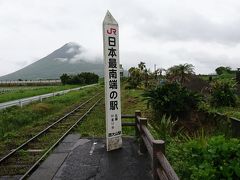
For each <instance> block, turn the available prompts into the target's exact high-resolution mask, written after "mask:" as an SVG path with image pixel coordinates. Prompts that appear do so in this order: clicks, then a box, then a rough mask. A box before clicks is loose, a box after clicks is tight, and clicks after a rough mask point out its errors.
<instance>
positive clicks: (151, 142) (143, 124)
mask: <svg viewBox="0 0 240 180" xmlns="http://www.w3.org/2000/svg"><path fill="white" fill-rule="evenodd" d="M122 118H135V123H133V122H123V123H122V126H135V128H136V129H135V133H136V136H137V137H139V138H140V144H139V145H140V152H141V153H145V152H148V153H149V155H150V157H151V160H152V175H153V179H154V180H159V179H161V180H162V179H163V180H179V178H178V176H177V174H176V173H175V171H174V169H173V168H172V166H171V165H170V163H169V162H168V160H167V158H166V156H165V142H164V141H163V140H155V139H154V137H153V136H152V134H151V133H150V131H149V130H148V128H147V118H142V117H141V112H140V111H136V112H135V115H122Z"/></svg>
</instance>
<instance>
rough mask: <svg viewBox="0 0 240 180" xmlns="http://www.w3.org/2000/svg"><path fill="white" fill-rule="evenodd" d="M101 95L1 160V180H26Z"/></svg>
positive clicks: (94, 97) (89, 100)
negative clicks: (3, 179)
mask: <svg viewBox="0 0 240 180" xmlns="http://www.w3.org/2000/svg"><path fill="white" fill-rule="evenodd" d="M101 95H102V93H99V94H97V95H95V96H93V97H92V98H90V99H88V100H87V101H85V102H84V103H82V104H80V105H79V106H78V107H76V108H75V109H73V110H72V111H71V112H69V113H67V114H66V115H64V116H63V117H61V118H60V119H58V120H56V121H55V122H54V123H52V124H51V125H49V126H48V127H46V128H45V129H44V130H42V131H41V132H39V133H38V134H36V135H35V136H34V137H32V138H30V139H29V140H27V141H26V142H24V143H23V144H21V145H20V146H18V147H17V148H16V149H13V150H12V151H11V152H9V153H8V154H7V155H5V156H4V157H2V158H1V159H0V179H1V178H3V177H6V176H7V177H11V176H12V177H14V178H16V179H25V178H26V177H28V175H29V174H30V173H32V171H33V170H34V169H35V168H36V167H37V166H38V165H39V164H40V162H41V161H42V160H43V159H44V158H45V157H46V156H47V155H48V153H49V152H51V151H52V150H53V148H54V147H55V146H56V145H57V144H58V143H59V142H60V141H61V140H62V139H63V138H64V137H65V136H66V135H67V134H68V133H69V132H70V131H71V130H72V129H73V128H74V127H75V126H76V125H77V124H78V123H79V122H81V121H82V120H83V118H84V117H85V116H86V115H87V114H88V113H89V112H90V111H91V110H92V109H93V108H94V107H95V106H96V105H97V103H98V102H99V101H100V100H101V99H102V97H101Z"/></svg>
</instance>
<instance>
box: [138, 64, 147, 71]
mask: <svg viewBox="0 0 240 180" xmlns="http://www.w3.org/2000/svg"><path fill="white" fill-rule="evenodd" d="M145 64H146V63H145V62H142V61H140V63H139V64H138V68H139V69H140V71H141V72H143V70H144V69H146V65H145Z"/></svg>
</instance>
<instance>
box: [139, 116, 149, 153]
mask: <svg viewBox="0 0 240 180" xmlns="http://www.w3.org/2000/svg"><path fill="white" fill-rule="evenodd" d="M139 120H140V122H139V125H140V142H139V149H140V152H141V153H146V152H147V147H146V145H145V143H144V141H143V138H142V135H143V134H144V132H143V130H142V126H144V125H145V126H146V127H147V118H140V119H139Z"/></svg>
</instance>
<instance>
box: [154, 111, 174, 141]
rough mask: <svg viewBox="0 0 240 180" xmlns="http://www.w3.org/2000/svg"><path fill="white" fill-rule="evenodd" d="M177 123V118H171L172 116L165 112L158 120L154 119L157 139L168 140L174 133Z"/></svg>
mask: <svg viewBox="0 0 240 180" xmlns="http://www.w3.org/2000/svg"><path fill="white" fill-rule="evenodd" d="M176 123H177V120H175V121H173V120H171V117H170V116H169V117H167V116H166V115H165V114H164V115H163V116H162V118H161V119H158V121H153V122H152V123H151V125H152V126H153V133H154V135H155V136H157V139H164V140H165V141H166V140H168V139H169V138H170V137H171V136H172V135H173V133H174V131H173V129H174V127H175V125H176Z"/></svg>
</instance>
